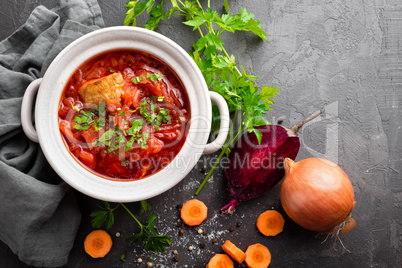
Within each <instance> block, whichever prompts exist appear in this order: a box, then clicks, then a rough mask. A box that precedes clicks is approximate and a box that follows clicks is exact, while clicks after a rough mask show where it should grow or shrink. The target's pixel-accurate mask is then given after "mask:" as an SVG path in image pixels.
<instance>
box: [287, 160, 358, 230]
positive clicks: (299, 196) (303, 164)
mask: <svg viewBox="0 0 402 268" xmlns="http://www.w3.org/2000/svg"><path fill="white" fill-rule="evenodd" d="M284 165H285V178H284V180H283V182H282V185H281V189H280V200H281V203H282V207H283V209H284V210H285V212H286V214H287V215H288V216H289V217H290V218H291V219H292V220H293V221H294V222H296V223H297V224H298V225H300V226H302V227H303V228H305V229H308V230H311V231H315V232H325V233H332V232H333V231H334V230H335V228H336V227H337V226H338V225H339V224H341V223H343V222H344V221H345V220H347V219H348V218H349V217H350V214H351V212H352V210H353V207H354V204H355V201H354V191H353V186H352V184H351V182H350V180H349V178H348V176H347V175H346V174H345V172H344V171H343V170H342V169H341V168H340V167H339V166H338V165H336V164H335V163H333V162H331V161H329V160H326V159H322V158H307V159H304V160H301V161H299V162H297V163H296V162H294V161H293V160H291V159H289V158H286V159H285V161H284Z"/></svg>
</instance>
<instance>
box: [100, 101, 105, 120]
mask: <svg viewBox="0 0 402 268" xmlns="http://www.w3.org/2000/svg"><path fill="white" fill-rule="evenodd" d="M98 109H99V116H101V117H106V103H105V102H104V101H102V102H101V103H99V107H98Z"/></svg>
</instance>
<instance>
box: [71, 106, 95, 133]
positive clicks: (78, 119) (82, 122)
mask: <svg viewBox="0 0 402 268" xmlns="http://www.w3.org/2000/svg"><path fill="white" fill-rule="evenodd" d="M93 116H94V115H93V114H92V113H91V112H89V111H83V112H82V113H80V114H79V115H76V116H74V118H73V120H74V122H75V123H76V124H75V125H74V129H76V130H79V131H80V130H86V129H89V128H90V127H91V126H90V124H91V123H92V122H93V121H92V118H93Z"/></svg>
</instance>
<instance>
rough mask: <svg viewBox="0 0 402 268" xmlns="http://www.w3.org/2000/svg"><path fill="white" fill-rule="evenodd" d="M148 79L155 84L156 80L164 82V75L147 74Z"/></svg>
mask: <svg viewBox="0 0 402 268" xmlns="http://www.w3.org/2000/svg"><path fill="white" fill-rule="evenodd" d="M147 78H149V79H151V81H152V82H155V81H156V80H162V75H161V74H150V73H147Z"/></svg>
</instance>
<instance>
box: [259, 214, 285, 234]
mask: <svg viewBox="0 0 402 268" xmlns="http://www.w3.org/2000/svg"><path fill="white" fill-rule="evenodd" d="M284 225H285V220H284V219H283V217H282V215H281V214H280V213H279V212H277V211H275V210H267V211H265V212H263V213H261V215H260V216H259V217H258V219H257V228H258V230H259V231H260V232H261V233H262V234H263V235H265V236H275V235H277V234H279V233H280V232H282V231H283V226H284Z"/></svg>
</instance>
